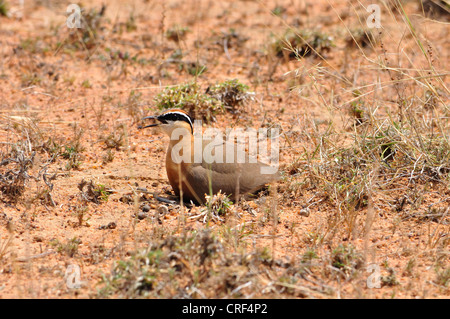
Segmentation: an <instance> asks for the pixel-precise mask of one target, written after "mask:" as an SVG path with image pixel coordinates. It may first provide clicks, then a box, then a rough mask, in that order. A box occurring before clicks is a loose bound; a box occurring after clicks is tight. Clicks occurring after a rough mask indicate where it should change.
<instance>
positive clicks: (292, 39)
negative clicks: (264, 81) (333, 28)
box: [271, 28, 334, 59]
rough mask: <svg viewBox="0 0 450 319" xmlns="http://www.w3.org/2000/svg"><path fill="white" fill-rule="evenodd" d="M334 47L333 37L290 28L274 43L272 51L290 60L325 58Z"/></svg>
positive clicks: (312, 31)
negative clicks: (314, 57)
mask: <svg viewBox="0 0 450 319" xmlns="http://www.w3.org/2000/svg"><path fill="white" fill-rule="evenodd" d="M333 46H334V42H333V39H332V38H331V36H329V35H327V34H325V33H322V32H320V31H317V30H312V29H292V28H289V29H287V30H286V32H285V33H284V34H283V35H282V36H281V38H280V39H277V40H276V41H274V42H273V43H272V46H271V49H272V50H273V52H274V53H275V55H277V56H279V57H287V58H290V59H295V58H302V57H307V56H317V55H320V56H323V55H324V54H325V53H326V52H329V51H330V50H331V48H332V47H333Z"/></svg>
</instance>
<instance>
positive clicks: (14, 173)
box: [0, 143, 36, 203]
mask: <svg viewBox="0 0 450 319" xmlns="http://www.w3.org/2000/svg"><path fill="white" fill-rule="evenodd" d="M35 155H36V153H35V152H31V153H30V152H29V151H28V150H27V149H26V146H25V145H23V144H21V143H18V144H15V145H13V146H12V149H11V151H10V152H9V153H7V154H2V160H1V161H0V192H1V194H2V195H3V196H4V198H5V199H7V200H8V201H10V202H14V203H15V202H17V201H18V200H20V198H21V196H22V194H23V193H24V191H25V186H26V183H27V181H28V180H29V179H32V178H33V176H32V175H30V169H31V167H32V166H33V163H34V157H35Z"/></svg>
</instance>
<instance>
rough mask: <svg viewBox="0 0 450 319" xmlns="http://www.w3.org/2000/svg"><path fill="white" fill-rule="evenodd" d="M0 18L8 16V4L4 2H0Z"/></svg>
mask: <svg viewBox="0 0 450 319" xmlns="http://www.w3.org/2000/svg"><path fill="white" fill-rule="evenodd" d="M0 16H4V17H7V16H8V4H7V3H6V1H5V0H0Z"/></svg>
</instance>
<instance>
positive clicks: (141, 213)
mask: <svg viewBox="0 0 450 319" xmlns="http://www.w3.org/2000/svg"><path fill="white" fill-rule="evenodd" d="M146 217H147V214H146V213H144V212H139V213H138V214H137V218H138V219H139V220H143V219H144V218H146Z"/></svg>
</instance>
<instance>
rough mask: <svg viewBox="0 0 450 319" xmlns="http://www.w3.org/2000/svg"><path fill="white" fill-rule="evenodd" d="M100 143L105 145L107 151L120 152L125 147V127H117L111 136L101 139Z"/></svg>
mask: <svg viewBox="0 0 450 319" xmlns="http://www.w3.org/2000/svg"><path fill="white" fill-rule="evenodd" d="M100 141H101V142H103V143H104V144H105V148H106V149H115V150H117V151H120V149H121V148H122V147H123V146H124V145H125V129H124V127H123V125H122V124H121V125H118V126H116V127H115V128H114V129H113V131H112V132H111V133H110V134H109V135H107V136H104V137H101V138H100Z"/></svg>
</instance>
